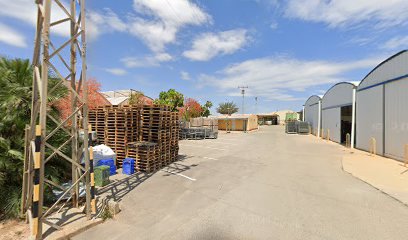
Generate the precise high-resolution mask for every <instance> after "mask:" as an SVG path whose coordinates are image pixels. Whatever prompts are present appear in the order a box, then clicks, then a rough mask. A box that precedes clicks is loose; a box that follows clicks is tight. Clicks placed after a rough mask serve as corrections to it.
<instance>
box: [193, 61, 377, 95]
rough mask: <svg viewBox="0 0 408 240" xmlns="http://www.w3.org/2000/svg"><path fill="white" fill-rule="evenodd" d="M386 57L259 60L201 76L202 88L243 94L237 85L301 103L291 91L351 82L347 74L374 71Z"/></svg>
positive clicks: (228, 93) (241, 63)
mask: <svg viewBox="0 0 408 240" xmlns="http://www.w3.org/2000/svg"><path fill="white" fill-rule="evenodd" d="M381 59H382V58H367V59H363V60H358V61H349V62H329V61H305V60H298V59H294V58H288V57H280V56H277V57H269V58H257V59H251V60H247V61H244V62H240V63H236V64H233V65H231V66H228V67H226V68H224V69H222V70H221V71H219V72H217V74H215V75H201V76H200V83H201V85H202V86H217V88H218V89H220V91H221V92H223V93H224V94H227V95H233V96H236V95H239V91H237V86H239V85H248V86H249V89H248V91H247V92H248V95H255V96H260V97H263V98H264V99H269V100H281V101H292V100H297V98H296V97H294V96H293V95H291V93H290V92H291V91H305V90H306V89H307V88H309V87H313V86H320V85H324V84H333V83H336V82H339V81H347V80H350V79H347V78H346V77H344V76H345V74H346V73H347V72H350V71H353V70H359V69H367V71H368V70H371V68H373V67H374V66H375V65H376V64H378V63H379V62H380V61H381Z"/></svg>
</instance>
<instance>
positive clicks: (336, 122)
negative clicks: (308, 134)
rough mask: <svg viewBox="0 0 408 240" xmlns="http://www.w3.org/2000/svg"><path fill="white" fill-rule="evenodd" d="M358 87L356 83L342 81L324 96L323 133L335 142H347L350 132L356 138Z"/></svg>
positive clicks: (352, 137) (351, 137) (351, 136)
mask: <svg viewBox="0 0 408 240" xmlns="http://www.w3.org/2000/svg"><path fill="white" fill-rule="evenodd" d="M356 87H357V86H356V83H352V82H340V83H337V84H335V85H333V86H332V87H331V88H330V89H329V90H327V92H326V93H325V94H324V96H323V98H322V131H323V135H324V136H325V137H327V136H328V135H329V138H330V140H332V141H334V142H337V143H345V142H346V135H347V134H350V140H351V139H354V124H353V123H354V117H355V115H354V109H355V89H356ZM351 144H352V145H353V144H354V141H351ZM353 146H354V145H353ZM353 146H352V147H353Z"/></svg>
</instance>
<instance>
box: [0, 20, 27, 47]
mask: <svg viewBox="0 0 408 240" xmlns="http://www.w3.org/2000/svg"><path fill="white" fill-rule="evenodd" d="M0 33H1V34H0V42H4V43H7V44H9V45H12V46H16V47H27V43H26V41H25V38H24V36H23V35H22V34H20V33H18V32H16V31H14V30H13V29H11V28H10V27H8V26H6V25H4V24H2V23H0Z"/></svg>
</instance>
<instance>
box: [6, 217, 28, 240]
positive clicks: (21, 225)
mask: <svg viewBox="0 0 408 240" xmlns="http://www.w3.org/2000/svg"><path fill="white" fill-rule="evenodd" d="M29 235H30V228H29V226H28V224H26V223H25V222H22V221H17V220H7V221H3V222H0V240H11V239H28V236H29Z"/></svg>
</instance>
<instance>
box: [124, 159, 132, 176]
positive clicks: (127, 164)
mask: <svg viewBox="0 0 408 240" xmlns="http://www.w3.org/2000/svg"><path fill="white" fill-rule="evenodd" d="M122 173H123V174H127V175H131V174H133V173H135V160H134V159H133V158H125V160H123V164H122Z"/></svg>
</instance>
